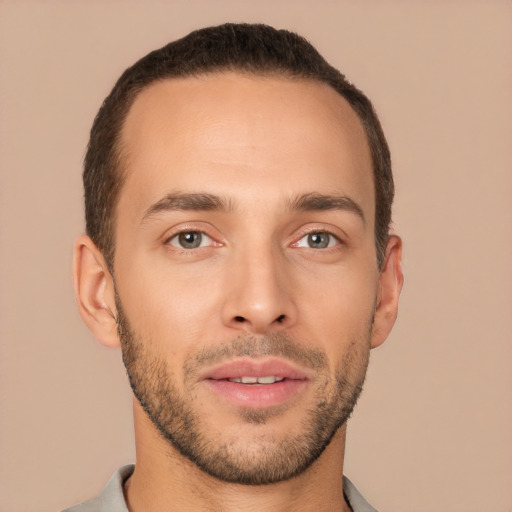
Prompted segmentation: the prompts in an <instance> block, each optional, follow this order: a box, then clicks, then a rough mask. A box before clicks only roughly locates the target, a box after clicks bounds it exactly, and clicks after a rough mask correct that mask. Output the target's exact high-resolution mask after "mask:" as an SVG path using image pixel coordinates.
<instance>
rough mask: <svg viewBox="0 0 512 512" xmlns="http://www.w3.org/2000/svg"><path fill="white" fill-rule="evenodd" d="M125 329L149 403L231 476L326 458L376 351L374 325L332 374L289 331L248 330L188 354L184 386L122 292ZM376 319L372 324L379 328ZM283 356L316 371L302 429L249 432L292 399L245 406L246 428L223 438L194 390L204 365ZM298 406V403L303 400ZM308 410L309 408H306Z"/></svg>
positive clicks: (277, 476) (189, 447) (197, 459)
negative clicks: (126, 307)
mask: <svg viewBox="0 0 512 512" xmlns="http://www.w3.org/2000/svg"><path fill="white" fill-rule="evenodd" d="M116 304H117V312H118V317H117V323H118V332H119V337H120V339H121V344H122V345H121V346H122V355H123V362H124V365H125V367H126V371H127V374H128V378H129V381H130V385H131V387H132V390H133V393H134V395H135V397H136V398H137V400H138V401H139V402H140V404H141V406H142V408H143V409H144V411H145V412H146V414H147V415H148V417H149V418H150V420H151V421H152V423H153V424H154V426H155V427H156V429H157V430H158V431H159V432H160V434H161V435H162V436H163V438H164V439H165V440H167V442H168V443H169V444H170V446H171V447H172V448H173V449H175V450H177V451H178V452H179V453H180V454H181V455H183V456H184V457H186V458H188V459H189V460H190V461H191V462H193V463H194V464H195V465H196V466H197V467H199V468H200V469H201V470H202V471H204V472H205V473H207V474H209V475H211V476H212V477H214V478H216V479H219V480H221V481H224V482H231V483H237V484H245V485H264V484H271V483H276V482H280V481H284V480H287V479H290V478H292V477H294V476H296V475H298V474H300V473H302V472H303V471H305V470H306V469H307V468H309V467H310V466H311V465H312V464H313V463H314V462H315V460H317V459H318V457H320V455H321V454H322V453H323V451H324V450H325V448H326V447H327V446H328V445H329V442H330V441H331V439H332V438H333V436H334V434H335V433H336V432H337V430H338V429H339V428H340V427H341V426H342V425H343V424H344V423H345V422H346V421H347V420H348V418H349V416H350V415H351V413H352V411H353V409H354V406H355V404H356V402H357V399H358V397H359V395H360V393H361V391H362V387H363V383H364V379H365V375H366V369H367V366H368V359H369V351H370V329H368V326H365V327H366V328H365V329H364V332H363V333H362V334H361V335H360V336H359V337H357V339H354V340H352V341H351V343H350V344H349V347H348V348H347V352H346V354H345V356H344V358H343V360H342V362H341V363H340V364H339V366H338V368H337V369H336V371H335V375H334V376H332V374H331V372H330V371H329V367H328V359H327V357H326V355H325V354H324V353H323V352H322V351H320V350H318V349H315V348H311V347H307V346H306V344H304V343H301V344H299V343H298V342H297V341H295V340H293V339H292V338H291V337H290V336H289V335H287V334H285V333H273V334H271V335H267V336H263V337H257V338H256V337H252V336H240V337H237V338H235V339H233V340H230V341H229V342H224V343H221V344H219V345H216V346H209V347H208V348H205V349H203V350H200V351H198V352H197V353H195V354H194V355H192V356H190V357H189V358H187V360H186V361H185V364H184V366H183V382H184V389H185V392H183V391H181V390H180V388H179V386H178V385H177V384H178V383H177V380H176V376H175V375H174V374H173V373H172V372H171V371H170V369H169V367H168V365H167V363H166V360H165V358H164V357H162V356H161V355H159V354H158V353H157V352H156V351H152V350H151V349H150V346H149V344H148V343H147V341H148V340H145V339H144V338H143V336H141V335H140V333H137V332H134V330H133V329H132V328H131V326H130V323H129V321H128V318H127V317H126V315H125V313H124V311H123V308H122V306H121V301H120V299H119V297H116ZM371 323H372V322H371V321H370V327H371ZM263 356H275V357H281V358H284V359H288V360H291V361H293V362H296V363H298V364H300V365H301V366H303V367H305V368H308V369H310V370H312V371H313V374H314V375H315V378H314V379H313V381H314V385H315V393H314V395H315V399H314V401H313V402H312V403H311V405H310V407H309V408H308V409H307V410H306V411H305V414H301V417H303V419H302V421H301V424H300V428H299V429H298V433H295V434H294V435H290V433H289V432H283V433H281V435H278V434H273V435H269V433H268V430H266V431H265V432H264V433H262V434H261V435H257V434H254V431H253V430H251V435H250V436H248V435H246V434H247V433H246V432H244V428H243V425H247V428H249V426H252V427H253V428H254V425H266V424H268V423H270V422H272V420H273V418H275V417H278V416H280V415H281V414H283V413H284V412H285V411H286V409H287V405H286V404H284V405H283V406H279V407H275V408H269V409H243V408H240V410H239V417H240V419H241V420H242V427H241V428H240V431H239V435H238V436H237V437H236V438H228V439H219V438H218V436H214V435H212V433H211V432H209V431H208V427H207V425H206V421H205V420H207V418H205V417H204V416H205V415H204V413H202V412H201V410H198V409H197V408H196V407H195V404H194V402H193V397H194V393H193V390H192V386H193V383H194V382H196V380H195V377H196V376H197V375H198V374H199V373H200V371H201V368H204V367H205V366H206V365H211V364H215V363H219V362H223V361H228V360H230V359H232V358H235V357H251V358H255V359H257V358H261V357H263ZM295 407H297V406H295ZM301 413H302V411H301Z"/></svg>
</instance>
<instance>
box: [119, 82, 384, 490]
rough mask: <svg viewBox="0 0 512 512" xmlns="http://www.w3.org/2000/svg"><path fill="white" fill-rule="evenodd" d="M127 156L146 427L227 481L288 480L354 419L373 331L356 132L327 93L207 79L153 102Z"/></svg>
mask: <svg viewBox="0 0 512 512" xmlns="http://www.w3.org/2000/svg"><path fill="white" fill-rule="evenodd" d="M122 146H123V148H124V152H125V155H124V156H125V158H126V166H125V169H124V172H125V173H126V181H125V184H124V185H123V189H122V192H121V195H120V199H119V203H118V206H117V210H116V253H115V264H114V274H115V283H116V292H117V297H116V305H117V312H118V319H119V324H120V328H119V331H120V337H121V339H122V348H123V357H124V360H125V364H126V366H127V370H128V374H129V377H130V381H131V384H132V388H133V390H134V393H135V395H136V397H137V398H138V400H139V401H140V403H141V404H142V407H143V408H144V410H145V411H146V413H147V415H148V417H149V418H150V420H151V422H150V424H151V426H152V428H154V429H157V430H158V431H159V432H160V434H161V435H162V436H163V438H165V439H166V440H168V441H169V443H170V446H171V449H172V450H177V451H178V452H180V453H181V454H183V455H185V456H186V457H188V458H189V459H190V460H192V461H193V462H195V463H196V464H197V466H198V467H200V468H201V469H203V470H204V471H206V472H207V473H209V474H211V475H213V476H215V477H217V478H219V479H221V480H225V481H232V482H239V483H246V484H262V483H269V482H276V481H280V480H283V479H286V478H290V477H292V476H294V475H295V474H297V473H299V472H301V471H303V470H304V469H305V468H307V467H308V466H309V465H310V464H311V463H312V462H313V461H314V460H315V459H316V458H317V457H319V456H320V454H321V453H322V451H323V450H324V449H325V447H326V446H327V445H328V444H329V441H330V440H331V438H332V437H333V436H334V435H335V433H336V432H337V430H338V429H339V427H340V425H342V424H343V423H344V422H345V421H346V419H347V417H348V416H349V414H350V412H351V410H352V408H353V406H354V404H355V401H356V399H357V396H358V394H359V392H360V390H361V387H362V383H363V380H364V376H365V372H366V367H367V363H368V355H369V350H370V347H371V343H372V336H373V333H374V332H375V329H376V325H375V322H376V319H375V310H376V305H377V304H378V301H379V293H380V291H379V271H378V267H377V261H376V252H375V241H374V235H373V233H374V215H375V207H374V201H375V199H374V192H373V181H372V164H371V157H370V152H369V148H368V145H367V142H366V138H365V135H364V131H363V128H362V126H361V124H360V122H359V120H358V118H357V116H356V115H355V114H354V112H353V111H352V110H351V108H350V107H349V105H348V103H346V102H345V100H344V99H343V98H341V97H340V96H339V95H338V94H337V93H336V92H334V91H333V90H331V89H330V88H329V87H328V86H326V85H322V84H318V83H308V82H305V81H292V80H288V79H284V78H262V77H252V76H244V75H240V74H212V75H208V76H202V77H199V78H187V79H176V80H168V81H164V82H160V83H158V84H155V85H152V86H150V87H149V88H147V89H146V90H144V91H143V92H142V93H141V94H140V95H139V96H138V97H137V99H136V101H135V103H134V105H133V106H132V108H131V110H130V113H129V115H128V118H127V120H126V123H125V126H124V128H123V133H122ZM377 327H378V326H377Z"/></svg>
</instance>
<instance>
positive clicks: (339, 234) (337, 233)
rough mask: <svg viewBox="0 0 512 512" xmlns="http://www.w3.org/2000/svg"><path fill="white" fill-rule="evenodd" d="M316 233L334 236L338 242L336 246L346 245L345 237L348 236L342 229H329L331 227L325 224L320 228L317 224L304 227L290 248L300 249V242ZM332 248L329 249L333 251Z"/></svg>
mask: <svg viewBox="0 0 512 512" xmlns="http://www.w3.org/2000/svg"><path fill="white" fill-rule="evenodd" d="M314 233H326V234H328V235H330V236H332V237H333V238H335V239H336V241H337V242H338V243H337V244H336V246H338V245H344V244H345V241H344V236H346V235H345V233H344V232H343V231H342V230H341V229H339V228H334V227H329V226H326V225H325V224H324V225H322V226H319V225H318V224H316V225H308V226H306V227H302V228H301V229H300V230H299V234H298V235H294V237H293V240H295V241H294V242H293V243H291V244H290V246H291V247H299V246H298V245H297V244H298V242H299V241H300V240H302V239H303V238H304V237H306V236H308V235H311V234H314ZM332 248H333V247H329V249H332ZM315 250H318V249H315Z"/></svg>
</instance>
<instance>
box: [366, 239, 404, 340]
mask: <svg viewBox="0 0 512 512" xmlns="http://www.w3.org/2000/svg"><path fill="white" fill-rule="evenodd" d="M403 282H404V276H403V274H402V240H401V239H400V237H398V236H396V235H391V236H390V238H389V241H388V244H387V247H386V256H385V259H384V263H383V265H382V269H381V271H380V276H379V293H378V297H377V304H376V308H375V317H374V321H373V328H372V342H371V346H372V348H375V347H378V346H379V345H381V344H382V343H384V341H385V340H386V338H387V337H388V335H389V333H390V332H391V329H392V328H393V325H394V323H395V320H396V317H397V314H398V299H399V297H400V292H401V290H402V285H403Z"/></svg>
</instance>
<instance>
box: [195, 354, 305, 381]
mask: <svg viewBox="0 0 512 512" xmlns="http://www.w3.org/2000/svg"><path fill="white" fill-rule="evenodd" d="M271 375H272V376H274V377H281V378H283V379H293V380H308V379H309V375H308V373H307V372H306V371H304V370H302V369H299V368H297V367H296V366H295V365H293V364H292V363H290V362H288V361H284V360H282V359H276V358H270V359H269V358H264V359H252V358H240V359H233V360H231V361H227V362H225V363H222V364H219V365H217V366H214V367H212V368H209V369H208V370H205V371H204V372H202V374H201V375H200V380H207V379H213V380H223V379H237V378H238V379H239V378H242V377H268V376H271Z"/></svg>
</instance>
